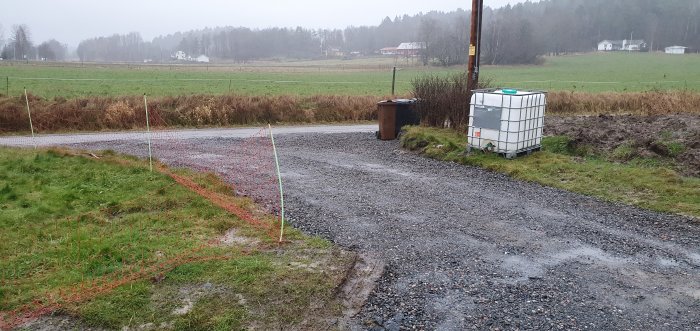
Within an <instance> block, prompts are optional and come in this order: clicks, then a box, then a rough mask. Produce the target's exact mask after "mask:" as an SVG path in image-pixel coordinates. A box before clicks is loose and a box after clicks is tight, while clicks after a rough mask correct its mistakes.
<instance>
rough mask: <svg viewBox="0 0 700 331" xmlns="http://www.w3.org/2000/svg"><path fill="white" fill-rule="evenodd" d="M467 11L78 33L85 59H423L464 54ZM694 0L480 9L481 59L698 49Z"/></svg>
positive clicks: (461, 59) (595, 0)
mask: <svg viewBox="0 0 700 331" xmlns="http://www.w3.org/2000/svg"><path fill="white" fill-rule="evenodd" d="M469 17H470V13H469V12H468V11H463V10H457V11H453V12H448V13H444V12H430V13H426V14H418V15H415V16H408V15H406V16H403V17H395V18H394V19H391V18H389V17H387V18H385V19H384V20H383V21H382V22H381V24H379V25H377V26H360V27H354V26H352V27H348V28H346V29H344V30H340V29H337V30H312V29H304V28H295V29H294V28H292V29H288V28H271V29H248V28H241V27H221V28H214V29H204V30H194V31H189V32H178V33H175V34H172V35H167V36H162V37H158V38H155V39H154V40H153V41H150V42H149V41H144V40H143V39H142V38H141V37H140V35H139V34H138V33H132V34H129V35H114V36H112V37H100V38H94V39H90V40H85V41H83V42H81V43H80V45H79V47H78V55H79V57H80V58H81V60H84V61H142V60H144V59H151V60H153V61H156V62H157V61H167V60H169V59H170V56H171V54H173V53H174V52H176V51H184V52H186V53H187V54H189V55H192V56H197V55H202V54H203V55H207V56H209V57H211V58H214V59H218V60H226V61H239V62H245V61H250V60H256V59H273V58H303V59H317V58H323V57H327V56H341V55H340V54H346V55H347V54H351V53H353V52H355V53H356V54H357V53H358V52H359V53H360V54H364V55H370V54H376V53H377V52H378V51H379V49H381V48H384V47H396V46H398V45H399V43H402V42H425V43H426V45H427V49H425V50H424V51H423V53H422V54H421V58H422V60H423V62H424V63H425V64H431V63H432V64H440V65H454V64H463V63H465V62H466V60H467V50H468V38H469V35H468V30H469V29H468V27H469ZM699 17H700V4H699V1H698V0H664V1H653V0H544V1H540V2H537V3H531V2H526V3H522V4H518V5H515V6H506V7H503V8H499V9H495V10H494V9H490V8H487V9H485V12H484V27H483V47H482V59H483V62H484V63H488V64H525V63H535V62H537V60H538V57H539V56H540V55H545V54H553V55H557V54H564V53H572V52H587V51H592V50H594V49H595V47H596V45H597V43H598V42H600V41H601V40H604V39H644V40H646V42H647V44H648V46H649V49H650V50H652V51H656V50H660V49H662V48H663V47H666V46H671V45H681V46H686V47H690V48H693V49H700V19H699Z"/></svg>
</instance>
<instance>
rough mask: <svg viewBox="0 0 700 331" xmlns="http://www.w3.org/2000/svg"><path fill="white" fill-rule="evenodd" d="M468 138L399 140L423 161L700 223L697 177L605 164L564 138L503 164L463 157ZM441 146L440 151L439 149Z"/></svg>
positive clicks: (440, 134) (431, 134)
mask: <svg viewBox="0 0 700 331" xmlns="http://www.w3.org/2000/svg"><path fill="white" fill-rule="evenodd" d="M466 140H467V139H466V137H465V136H464V135H463V134H461V133H457V132H456V131H453V130H450V129H435V128H425V127H412V128H409V130H408V132H407V133H406V134H405V135H404V136H403V137H402V138H401V142H402V145H403V147H404V148H407V149H409V150H412V151H416V152H419V153H421V154H423V155H425V156H427V157H431V158H435V159H439V160H445V161H451V162H457V163H461V164H465V165H472V166H477V167H482V168H485V169H488V170H491V171H496V172H501V173H505V174H507V175H509V176H512V177H513V178H516V179H520V180H525V181H530V182H536V183H540V184H543V185H547V186H551V187H556V188H560V189H564V190H567V191H571V192H576V193H581V194H585V195H589V196H594V197H597V198H600V199H603V200H607V201H615V202H622V203H626V204H630V205H635V206H639V207H643V208H648V209H652V210H656V211H662V212H668V213H679V214H683V215H689V216H694V217H697V218H700V195H698V194H697V193H698V192H700V178H695V177H683V176H681V175H679V174H678V173H677V172H675V171H674V170H672V169H670V168H668V167H665V166H664V165H663V164H660V163H659V162H653V163H649V162H645V160H643V159H638V160H632V161H630V162H628V163H627V164H621V163H615V162H610V161H608V160H607V159H606V158H605V156H604V155H593V154H588V155H584V156H581V155H582V154H581V153H580V152H579V151H572V150H569V149H568V148H567V144H566V141H567V138H566V137H546V138H545V139H544V141H543V142H542V145H543V151H542V152H538V153H535V154H533V155H531V156H528V157H522V158H518V159H515V160H512V161H511V160H506V159H504V158H503V157H500V156H497V155H494V154H484V153H481V152H477V153H475V154H473V155H469V156H466V155H465V154H464V152H465V144H464V142H465V141H466ZM438 146H440V147H438Z"/></svg>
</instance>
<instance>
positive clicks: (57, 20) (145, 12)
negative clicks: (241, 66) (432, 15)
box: [0, 0, 524, 46]
mask: <svg viewBox="0 0 700 331" xmlns="http://www.w3.org/2000/svg"><path fill="white" fill-rule="evenodd" d="M522 1H524V0H485V1H484V3H485V5H486V6H491V7H494V8H495V7H500V6H504V5H506V4H508V3H516V2H522ZM3 2H4V3H3V4H2V6H0V7H1V8H0V24H2V26H3V28H4V30H5V37H7V36H8V34H9V30H10V28H11V26H12V25H13V24H20V23H24V24H27V25H29V27H30V30H31V32H32V39H33V40H34V42H35V43H39V42H42V41H45V40H48V39H50V38H55V39H57V40H59V41H60V42H63V43H67V44H70V45H71V46H77V44H78V43H79V42H80V41H81V40H83V39H86V38H91V37H97V36H105V35H111V34H114V33H127V32H132V31H138V32H140V33H141V35H142V36H143V37H144V39H146V40H150V39H152V38H153V37H156V36H158V35H163V34H169V33H174V32H177V31H187V30H192V29H199V28H204V27H216V26H227V25H231V26H245V27H251V28H266V27H274V26H284V27H293V26H303V27H308V28H344V27H346V26H348V25H376V24H379V23H380V22H381V20H382V19H383V18H384V17H386V16H389V17H392V18H393V17H394V16H396V15H403V14H410V15H413V14H417V13H419V12H428V11H431V10H440V11H450V10H455V9H457V8H470V7H471V1H469V0H429V1H426V0H345V1H328V0H246V1H237V0H235V1H225V0H167V1H166V0H106V1H105V0H23V1H3Z"/></svg>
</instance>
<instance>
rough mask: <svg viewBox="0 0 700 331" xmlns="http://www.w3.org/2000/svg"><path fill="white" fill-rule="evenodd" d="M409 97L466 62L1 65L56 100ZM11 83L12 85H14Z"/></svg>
mask: <svg viewBox="0 0 700 331" xmlns="http://www.w3.org/2000/svg"><path fill="white" fill-rule="evenodd" d="M395 64H396V65H397V66H398V67H400V68H402V69H401V70H400V71H399V73H398V75H397V88H396V91H397V94H398V95H408V94H409V93H410V91H411V84H410V82H411V80H412V79H414V78H415V77H418V76H421V75H425V74H436V75H443V74H447V73H452V72H456V71H459V70H464V68H463V67H452V68H441V67H422V66H416V64H415V63H411V62H405V61H398V63H395V61H394V60H393V59H390V58H389V59H376V58H375V59H358V60H348V61H342V60H328V61H297V62H255V63H249V64H245V65H233V64H232V65H199V66H181V65H162V66H155V65H151V66H147V65H126V64H123V65H97V64H85V65H81V64H77V63H73V64H32V63H30V64H17V63H7V62H6V63H0V93H2V94H6V93H8V92H9V94H10V95H16V94H19V93H22V89H23V88H24V87H26V88H27V89H28V90H29V91H30V92H31V93H32V94H34V95H37V96H41V97H47V98H53V97H56V96H59V97H66V98H73V97H87V96H122V95H141V94H143V93H147V94H149V95H153V96H174V95H191V94H227V93H235V94H243V95H299V96H309V95H376V96H383V95H387V94H390V92H391V67H392V66H393V65H395ZM482 75H483V76H484V77H488V78H491V79H492V80H493V84H494V85H499V86H512V87H517V88H532V89H545V90H550V91H581V92H606V91H607V92H633V91H637V92H639V91H649V90H680V89H690V90H696V91H697V90H700V56H698V55H684V56H670V55H665V54H626V53H618V54H585V55H575V56H561V57H548V58H547V59H546V61H545V63H544V64H543V65H538V66H488V65H487V66H485V67H483V68H482ZM8 82H9V86H8V84H7V83H8Z"/></svg>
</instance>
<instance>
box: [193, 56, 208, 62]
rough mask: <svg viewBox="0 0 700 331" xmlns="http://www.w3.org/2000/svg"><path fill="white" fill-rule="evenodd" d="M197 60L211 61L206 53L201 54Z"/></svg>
mask: <svg viewBox="0 0 700 331" xmlns="http://www.w3.org/2000/svg"><path fill="white" fill-rule="evenodd" d="M195 60H196V61H197V62H200V63H209V57H208V56H206V55H200V56H198V57H197V58H196V59H195Z"/></svg>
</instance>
